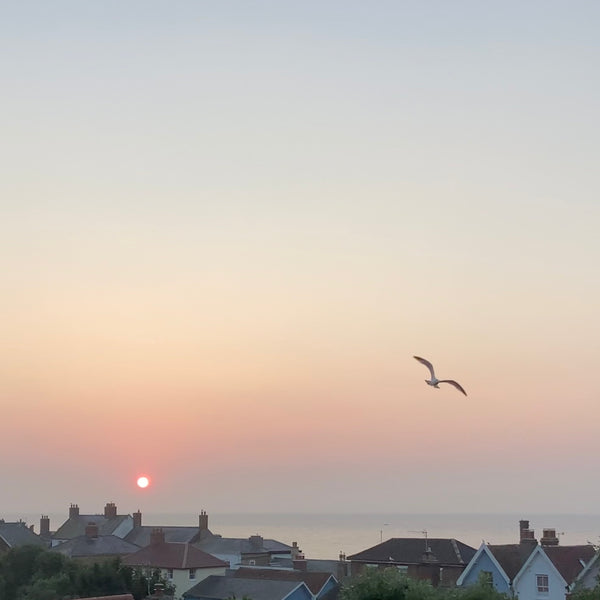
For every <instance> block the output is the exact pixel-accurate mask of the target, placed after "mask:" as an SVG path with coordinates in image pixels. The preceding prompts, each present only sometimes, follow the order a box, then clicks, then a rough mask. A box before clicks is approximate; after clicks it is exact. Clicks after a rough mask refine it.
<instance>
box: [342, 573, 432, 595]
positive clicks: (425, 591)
mask: <svg viewBox="0 0 600 600" xmlns="http://www.w3.org/2000/svg"><path fill="white" fill-rule="evenodd" d="M435 598H436V592H435V589H434V588H433V587H432V586H431V585H430V584H429V583H427V582H423V581H417V580H414V579H410V578H408V577H406V576H405V575H402V574H401V573H400V572H399V571H398V570H397V569H368V570H367V571H366V572H365V573H364V574H363V575H359V576H358V577H354V578H352V580H351V581H350V583H349V585H345V586H343V587H342V590H341V600H434V599H435Z"/></svg>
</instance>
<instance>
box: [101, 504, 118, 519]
mask: <svg viewBox="0 0 600 600" xmlns="http://www.w3.org/2000/svg"><path fill="white" fill-rule="evenodd" d="M104 516H105V518H107V519H114V518H115V517H116V516H117V505H116V504H115V503H114V502H107V503H106V506H105V507H104Z"/></svg>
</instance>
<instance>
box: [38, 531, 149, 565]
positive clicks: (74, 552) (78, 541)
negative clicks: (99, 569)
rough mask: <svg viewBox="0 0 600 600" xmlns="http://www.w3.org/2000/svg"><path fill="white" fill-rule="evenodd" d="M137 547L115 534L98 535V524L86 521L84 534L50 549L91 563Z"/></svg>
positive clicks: (122, 554)
mask: <svg viewBox="0 0 600 600" xmlns="http://www.w3.org/2000/svg"><path fill="white" fill-rule="evenodd" d="M139 549H140V548H139V546H136V545H135V544H131V543H130V542H127V541H125V540H123V539H121V538H120V537H118V536H116V535H99V533H98V525H96V524H95V523H88V525H87V526H86V528H85V533H84V535H80V536H77V537H75V538H72V539H70V540H67V541H66V542H62V543H61V544H58V545H56V546H52V548H50V551H51V552H58V553H59V554H63V555H64V556H67V557H69V558H73V559H75V560H78V561H80V562H90V563H92V562H99V561H105V560H112V559H113V558H117V557H124V556H127V555H129V554H131V553H133V552H136V551H137V550H139Z"/></svg>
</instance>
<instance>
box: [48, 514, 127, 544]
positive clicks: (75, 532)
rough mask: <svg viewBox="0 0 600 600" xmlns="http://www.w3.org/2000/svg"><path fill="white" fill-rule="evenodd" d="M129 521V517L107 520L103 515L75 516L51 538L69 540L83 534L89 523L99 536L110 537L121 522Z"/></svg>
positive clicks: (121, 516) (118, 516)
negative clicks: (93, 524)
mask: <svg viewBox="0 0 600 600" xmlns="http://www.w3.org/2000/svg"><path fill="white" fill-rule="evenodd" d="M127 519H131V517H130V516H129V515H117V516H116V517H112V518H110V519H107V518H106V517H105V516H104V515H77V516H76V517H69V518H68V519H67V520H66V521H65V522H64V523H63V524H62V525H61V526H60V527H59V528H58V529H57V530H56V532H55V533H54V535H53V536H52V537H53V538H54V539H57V540H70V539H72V538H76V537H78V536H80V535H84V534H85V528H86V527H87V526H88V525H89V524H90V523H95V524H96V525H97V526H98V534H99V535H111V534H113V533H114V531H115V529H116V528H117V527H118V526H119V525H120V524H121V523H123V521H125V520H127Z"/></svg>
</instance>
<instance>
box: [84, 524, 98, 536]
mask: <svg viewBox="0 0 600 600" xmlns="http://www.w3.org/2000/svg"><path fill="white" fill-rule="evenodd" d="M85 537H87V538H97V537H98V525H96V523H91V522H90V523H88V524H87V525H86V526H85Z"/></svg>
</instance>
